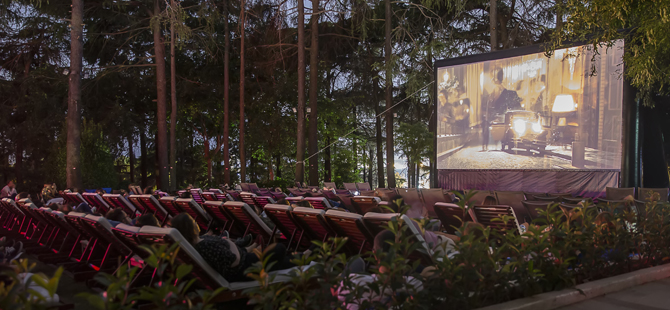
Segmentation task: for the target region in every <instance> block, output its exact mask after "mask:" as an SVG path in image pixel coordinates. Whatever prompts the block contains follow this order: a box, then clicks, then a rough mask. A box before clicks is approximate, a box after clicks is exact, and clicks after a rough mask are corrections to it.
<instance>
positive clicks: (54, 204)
mask: <svg viewBox="0 0 670 310" xmlns="http://www.w3.org/2000/svg"><path fill="white" fill-rule="evenodd" d="M59 207H60V205H59V204H57V203H55V202H52V203H50V204H49V205H48V206H47V208H49V209H51V210H52V211H58V209H59Z"/></svg>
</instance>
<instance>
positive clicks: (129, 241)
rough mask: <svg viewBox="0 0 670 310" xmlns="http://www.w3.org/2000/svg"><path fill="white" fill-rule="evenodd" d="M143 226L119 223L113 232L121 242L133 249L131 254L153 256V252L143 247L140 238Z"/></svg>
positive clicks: (145, 256)
mask: <svg viewBox="0 0 670 310" xmlns="http://www.w3.org/2000/svg"><path fill="white" fill-rule="evenodd" d="M141 228H142V227H136V226H130V225H126V224H119V225H116V227H113V228H112V234H113V235H114V237H116V239H117V240H119V242H121V243H123V245H124V246H125V247H126V248H127V249H129V250H130V251H131V253H130V254H129V256H132V255H137V256H138V257H139V258H141V259H146V258H147V257H149V256H151V253H150V252H149V251H147V250H146V249H144V248H143V247H142V243H141V242H140V240H139V237H138V235H139V233H140V229H141Z"/></svg>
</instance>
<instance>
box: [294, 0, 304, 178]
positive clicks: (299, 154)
mask: <svg viewBox="0 0 670 310" xmlns="http://www.w3.org/2000/svg"><path fill="white" fill-rule="evenodd" d="M304 6H305V5H304V3H303V1H302V0H298V129H297V132H298V141H296V146H297V148H298V149H297V151H296V164H295V181H296V182H300V183H302V182H303V181H304V180H305V162H304V160H305V7H304Z"/></svg>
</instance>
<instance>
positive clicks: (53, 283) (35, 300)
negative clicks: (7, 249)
mask: <svg viewBox="0 0 670 310" xmlns="http://www.w3.org/2000/svg"><path fill="white" fill-rule="evenodd" d="M33 268H35V264H34V263H33V264H29V263H28V260H26V259H22V260H20V261H15V262H14V266H13V267H8V268H6V269H3V270H1V271H0V309H4V310H13V309H17V310H18V309H27V310H30V309H35V310H42V309H49V308H50V306H53V303H51V302H49V301H48V300H46V298H45V296H44V295H43V294H42V293H40V292H37V291H36V290H35V287H37V288H41V289H43V290H44V291H45V292H47V293H48V294H49V296H54V294H56V289H58V282H59V281H60V277H61V275H62V274H63V268H62V267H61V268H58V270H56V272H55V273H54V276H53V277H51V278H47V277H45V276H44V275H41V274H33V275H31V276H30V277H29V278H28V279H25V280H24V279H23V278H24V277H25V276H27V275H28V274H31V271H32V270H33Z"/></svg>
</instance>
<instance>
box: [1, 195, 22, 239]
mask: <svg viewBox="0 0 670 310" xmlns="http://www.w3.org/2000/svg"><path fill="white" fill-rule="evenodd" d="M0 204H2V206H3V207H4V209H5V213H6V216H5V217H6V218H7V220H6V221H4V223H3V226H4V227H5V229H7V230H9V231H13V230H14V228H16V227H17V226H16V225H17V224H18V233H21V231H22V230H23V227H24V225H25V224H27V221H28V218H27V216H26V214H25V213H23V211H22V210H21V209H20V208H19V207H18V206H17V205H16V201H14V200H13V199H10V198H2V199H0Z"/></svg>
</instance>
